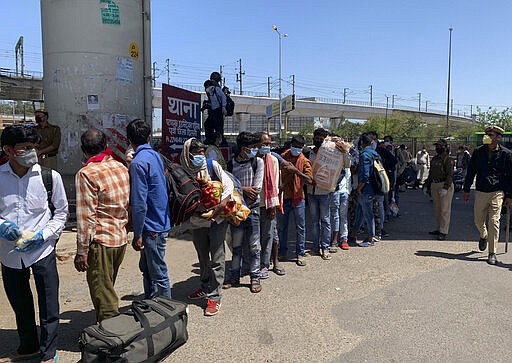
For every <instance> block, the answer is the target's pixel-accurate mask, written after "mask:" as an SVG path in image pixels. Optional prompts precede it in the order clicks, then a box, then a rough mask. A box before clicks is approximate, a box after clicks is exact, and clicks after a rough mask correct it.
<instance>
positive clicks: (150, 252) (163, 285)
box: [139, 232, 171, 299]
mask: <svg viewBox="0 0 512 363" xmlns="http://www.w3.org/2000/svg"><path fill="white" fill-rule="evenodd" d="M166 239H167V232H161V233H156V232H144V233H143V235H142V243H143V245H144V249H143V250H142V251H140V260H139V269H140V271H141V272H142V276H143V279H144V298H145V299H152V298H154V297H155V296H158V295H161V296H165V297H168V298H171V281H170V279H169V273H168V272H167V265H166V264H165V247H166V242H167V241H166Z"/></svg>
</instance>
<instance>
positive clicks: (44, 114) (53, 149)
mask: <svg viewBox="0 0 512 363" xmlns="http://www.w3.org/2000/svg"><path fill="white" fill-rule="evenodd" d="M35 117H36V123H37V133H38V134H39V136H41V142H40V143H39V145H38V147H37V156H38V157H39V164H40V165H41V166H46V167H47V168H50V169H54V170H55V169H56V168H57V152H58V151H59V146H60V127H59V126H56V125H51V124H50V123H49V122H48V111H47V110H45V109H39V110H36V112H35Z"/></svg>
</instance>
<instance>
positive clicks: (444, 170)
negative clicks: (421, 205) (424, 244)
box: [423, 139, 454, 241]
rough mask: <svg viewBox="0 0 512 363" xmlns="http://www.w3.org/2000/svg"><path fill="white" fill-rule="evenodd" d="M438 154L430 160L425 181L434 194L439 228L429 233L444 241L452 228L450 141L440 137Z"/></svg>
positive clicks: (429, 191) (436, 145)
mask: <svg viewBox="0 0 512 363" xmlns="http://www.w3.org/2000/svg"><path fill="white" fill-rule="evenodd" d="M434 145H435V147H436V154H437V155H435V156H434V157H433V158H432V160H431V161H430V172H429V175H428V178H427V180H426V181H425V185H424V187H423V188H425V191H428V193H429V194H430V195H431V196H432V202H433V204H434V212H435V216H436V224H437V228H436V229H435V230H433V231H431V232H429V234H431V235H434V236H437V239H438V240H440V241H444V240H445V239H446V235H447V234H448V230H449V228H450V216H451V213H452V199H453V191H454V188H453V160H452V159H451V158H450V156H449V155H448V143H447V142H446V140H443V139H440V140H439V141H437V142H436V143H434Z"/></svg>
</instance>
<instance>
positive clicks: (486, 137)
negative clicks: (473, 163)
mask: <svg viewBox="0 0 512 363" xmlns="http://www.w3.org/2000/svg"><path fill="white" fill-rule="evenodd" d="M482 142H483V143H484V145H489V144H492V138H491V137H490V136H489V135H484V137H483V139H482Z"/></svg>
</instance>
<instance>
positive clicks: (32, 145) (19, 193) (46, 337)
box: [0, 125, 68, 363]
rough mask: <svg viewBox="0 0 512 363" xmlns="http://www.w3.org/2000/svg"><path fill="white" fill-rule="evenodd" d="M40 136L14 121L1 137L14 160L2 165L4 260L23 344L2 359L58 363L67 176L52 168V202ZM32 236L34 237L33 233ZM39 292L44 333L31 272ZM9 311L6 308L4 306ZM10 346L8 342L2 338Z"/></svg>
mask: <svg viewBox="0 0 512 363" xmlns="http://www.w3.org/2000/svg"><path fill="white" fill-rule="evenodd" d="M39 141H40V136H39V135H38V133H37V130H36V128H34V127H25V126H23V125H11V126H8V127H6V128H5V129H4V131H3V132H2V136H1V137H0V142H1V147H2V150H3V152H4V153H5V154H6V155H7V157H8V162H7V163H5V164H3V165H2V166H0V180H1V182H2V187H1V188H0V201H1V203H0V258H1V265H2V280H3V286H4V289H5V293H6V296H7V298H8V300H9V303H10V305H11V307H12V309H13V310H14V314H15V315H16V329H17V332H18V335H19V340H20V343H19V345H18V348H17V350H16V351H15V352H13V353H11V354H10V355H9V356H7V357H2V358H0V362H14V361H34V360H36V361H37V362H42V363H47V362H55V361H57V359H58V357H55V354H56V352H57V339H58V329H59V275H58V271H57V263H56V255H55V244H56V243H57V242H56V241H57V239H58V238H59V236H60V234H61V233H62V230H63V229H64V225H65V223H66V219H67V216H68V201H67V198H66V192H65V190H64V185H63V183H62V178H61V176H60V174H59V173H57V172H56V171H55V170H51V171H50V176H51V180H52V186H53V187H52V192H51V194H52V197H51V200H50V201H51V202H52V204H53V206H54V207H55V210H54V212H53V213H52V211H51V209H50V205H49V203H48V202H49V201H48V190H47V189H46V186H45V182H44V175H43V170H42V168H41V166H40V165H39V164H38V162H37V160H38V159H37V151H36V148H37V144H38V142H39ZM30 235H32V236H30ZM31 275H32V277H33V278H34V283H35V286H36V290H37V300H36V301H37V304H38V313H39V323H40V324H39V325H40V334H38V329H37V326H36V319H35V311H36V310H35V308H34V298H33V294H32V288H31V287H30V276H31ZM3 309H4V311H5V309H6V307H4V308H3ZM2 342H3V344H4V347H6V345H7V340H6V338H5V334H4V337H3V338H2Z"/></svg>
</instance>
